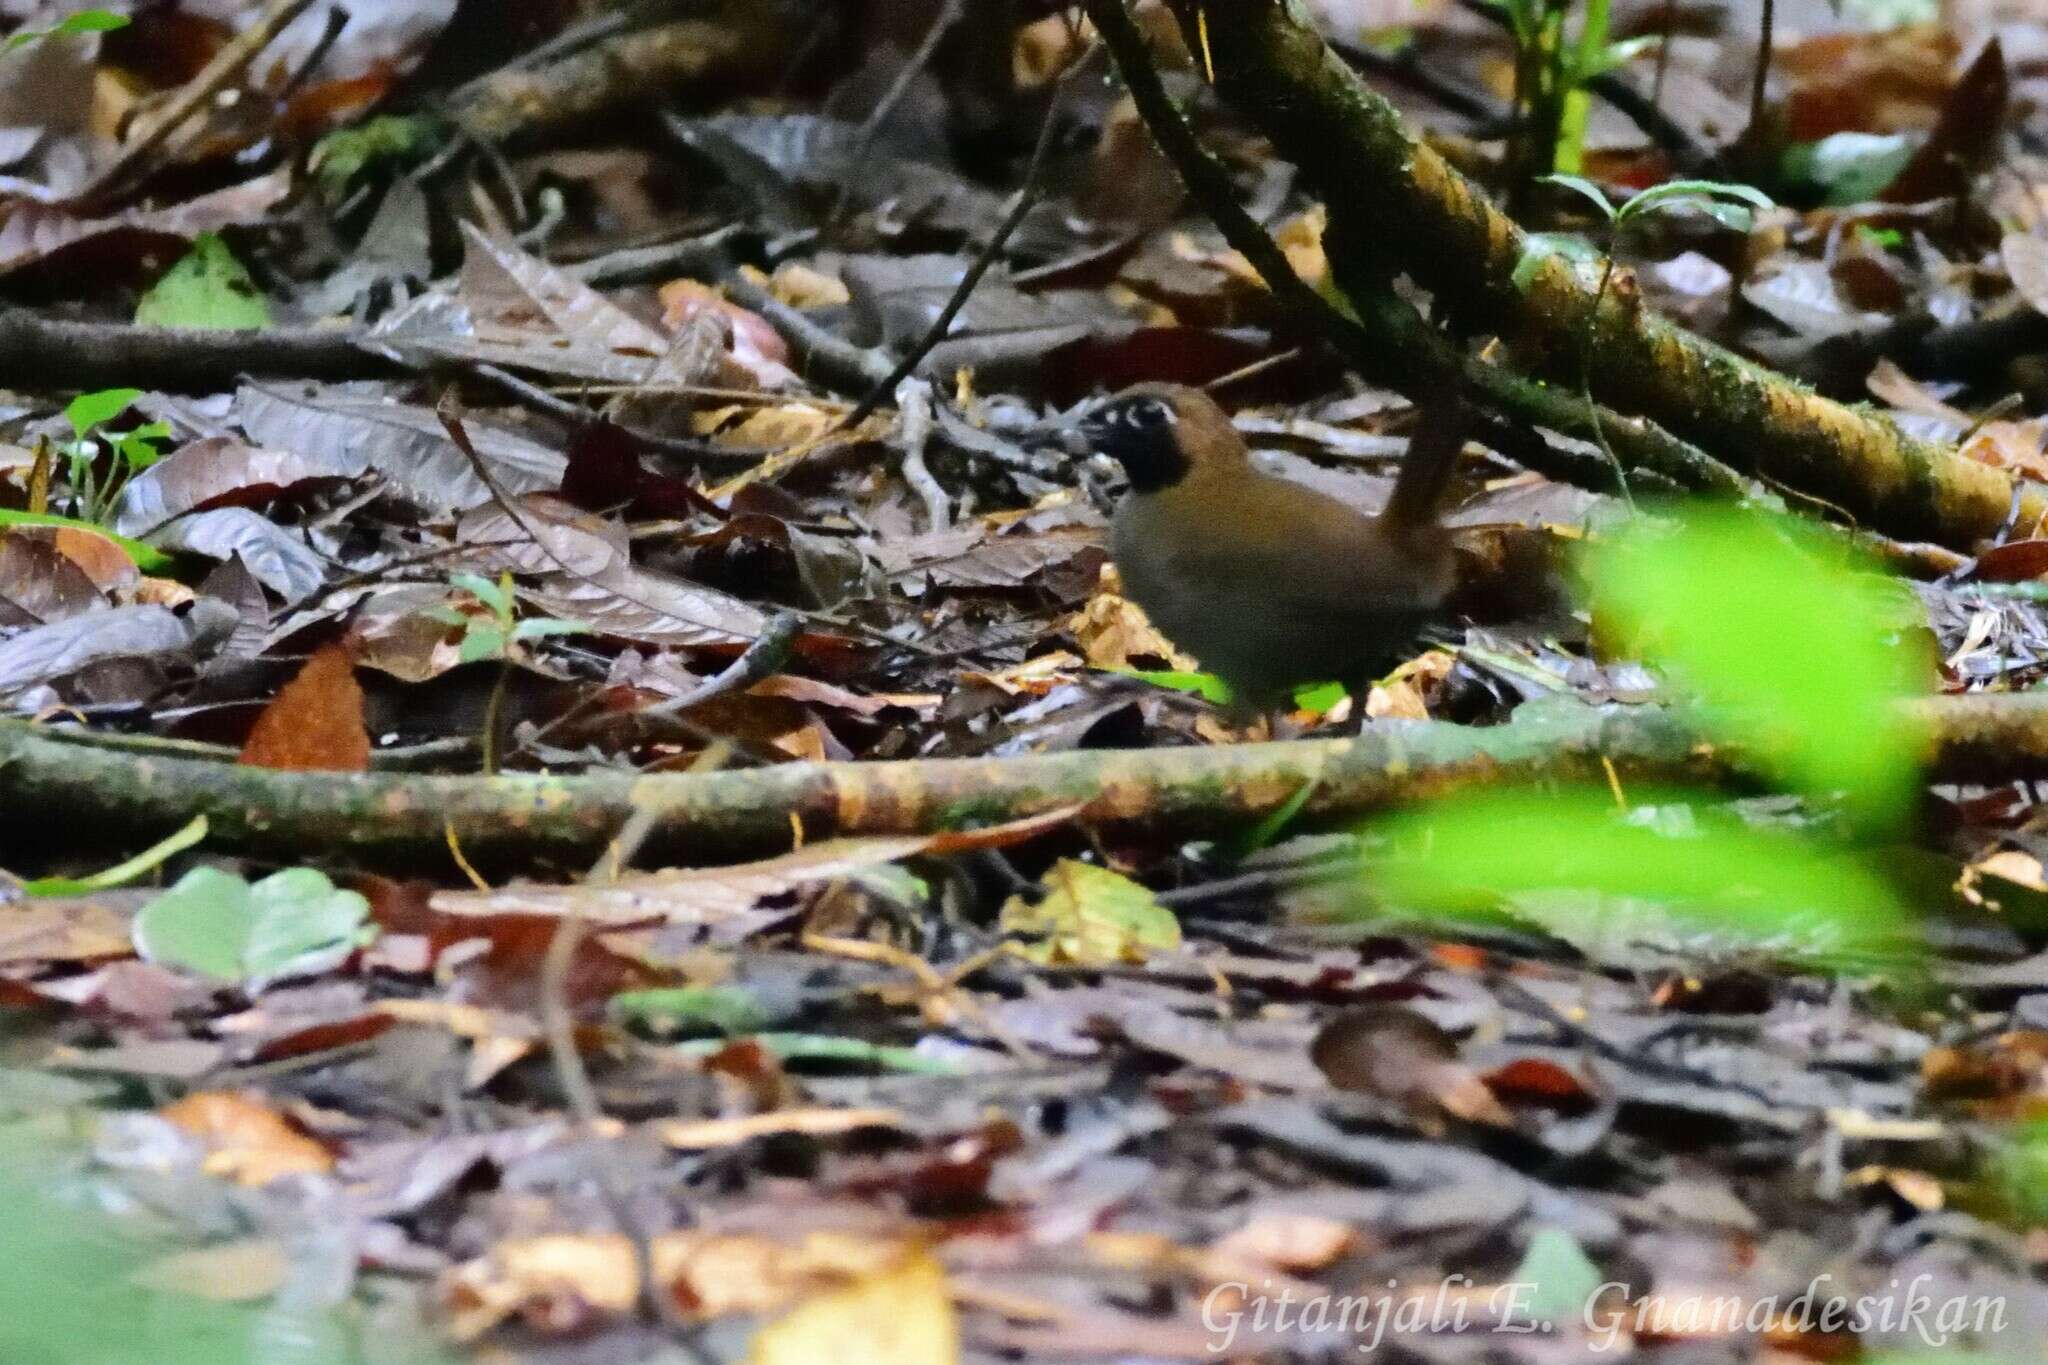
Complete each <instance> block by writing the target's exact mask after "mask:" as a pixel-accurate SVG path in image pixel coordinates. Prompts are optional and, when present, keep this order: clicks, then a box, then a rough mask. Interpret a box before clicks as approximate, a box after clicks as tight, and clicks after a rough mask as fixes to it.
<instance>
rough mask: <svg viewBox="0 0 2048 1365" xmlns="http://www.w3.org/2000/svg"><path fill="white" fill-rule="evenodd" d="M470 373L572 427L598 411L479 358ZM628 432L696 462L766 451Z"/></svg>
mask: <svg viewBox="0 0 2048 1365" xmlns="http://www.w3.org/2000/svg"><path fill="white" fill-rule="evenodd" d="M469 368H470V373H472V374H474V375H475V376H476V377H477V378H479V379H484V380H488V381H489V382H491V383H492V384H495V385H496V386H497V387H498V388H501V389H503V390H504V391H505V392H506V393H509V394H511V395H512V396H513V397H514V398H517V399H518V400H520V401H521V402H523V403H526V404H527V405H529V406H531V407H535V408H539V409H540V410H541V411H542V412H544V413H546V414H547V415H548V416H550V417H553V418H556V419H557V420H559V421H561V422H563V423H564V424H566V425H567V426H569V427H570V428H571V430H576V429H580V428H582V427H586V426H589V425H590V424H591V423H592V422H595V421H597V420H598V414H596V413H594V412H592V411H590V410H589V409H588V408H585V407H582V406H580V405H578V404H575V403H572V402H570V401H569V400H568V399H566V398H559V397H557V396H556V395H554V394H552V393H549V392H548V391H547V390H546V389H544V388H542V387H540V385H538V384H530V383H528V382H527V381H526V380H524V379H521V378H520V377H519V376H518V375H516V374H513V373H511V372H510V371H509V370H502V369H500V368H498V367H497V366H496V365H486V364H484V363H483V362H481V361H479V362H477V363H476V364H474V365H471V366H470V367H469ZM621 429H622V430H624V431H625V432H626V434H627V435H629V436H631V437H632V438H633V439H634V440H635V441H636V442H638V443H639V444H640V445H641V447H642V448H644V449H646V450H649V451H652V452H654V453H655V454H657V455H672V456H674V457H675V458H676V459H679V460H688V461H691V462H693V463H698V464H710V463H733V464H745V465H752V464H754V463H756V462H757V461H759V460H760V458H761V457H762V455H764V454H765V453H767V452H765V451H763V450H760V449H758V448H756V447H753V446H716V445H713V444H711V443H710V442H709V441H704V440H698V439H693V438H691V437H688V436H659V435H656V434H655V433H653V432H649V431H640V430H637V429H635V428H633V427H622V428H621Z"/></svg>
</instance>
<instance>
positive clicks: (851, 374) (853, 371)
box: [724, 275, 890, 394]
mask: <svg viewBox="0 0 2048 1365" xmlns="http://www.w3.org/2000/svg"><path fill="white" fill-rule="evenodd" d="M724 289H725V296H726V297H727V298H729V299H731V300H732V301H733V302H734V303H736V304H738V305H739V306H740V307H742V308H744V309H746V310H747V311H748V312H750V313H759V314H760V315H761V317H762V318H763V319H764V320H765V321H766V322H767V323H768V325H769V326H770V327H773V328H774V329H775V331H776V333H777V334H778V335H779V336H781V338H782V339H783V340H784V341H786V342H788V343H789V346H790V349H791V350H793V351H795V352H796V354H797V361H798V363H799V365H801V366H802V370H803V375H804V377H805V378H806V379H810V380H813V381H815V382H816V383H818V384H821V385H823V386H824V387H825V388H828V389H830V390H832V392H834V393H844V394H856V393H865V392H867V391H868V389H869V388H870V387H871V386H873V385H876V384H880V383H881V382H882V381H883V380H885V379H887V378H888V377H889V369H890V366H889V357H888V356H886V355H884V354H882V353H881V352H880V351H871V350H868V349H867V348H866V347H864V346H856V345H854V344H853V343H852V342H850V341H847V340H846V339H844V338H843V337H838V336H834V335H833V334H832V333H831V332H828V331H826V330H825V329H824V328H823V327H820V326H819V325H818V324H817V323H815V322H813V321H811V320H810V319H809V318H807V317H805V316H804V315H803V313H802V312H801V311H800V310H798V309H795V308H792V307H790V306H789V305H788V304H786V303H784V302H783V301H782V300H781V299H778V298H776V297H775V296H774V295H773V294H771V293H769V292H768V291H767V290H765V289H763V288H762V287H761V286H760V285H758V284H755V283H754V282H753V281H752V280H750V279H747V278H746V277H745V276H744V275H733V276H731V277H730V278H728V279H727V280H726V282H725V285H724Z"/></svg>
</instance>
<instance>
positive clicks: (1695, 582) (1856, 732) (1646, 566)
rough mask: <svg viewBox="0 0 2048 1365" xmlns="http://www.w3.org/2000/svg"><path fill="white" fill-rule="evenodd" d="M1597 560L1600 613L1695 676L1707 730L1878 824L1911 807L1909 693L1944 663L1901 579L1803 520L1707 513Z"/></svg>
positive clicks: (1621, 634)
mask: <svg viewBox="0 0 2048 1365" xmlns="http://www.w3.org/2000/svg"><path fill="white" fill-rule="evenodd" d="M1588 571H1589V578H1590V580H1591V582H1592V585H1593V605H1594V615H1595V619H1596V620H1597V621H1598V622H1599V623H1600V624H1601V626H1602V628H1603V629H1605V630H1608V631H1610V632H1612V634H1613V635H1614V636H1617V637H1618V638H1619V640H1620V642H1621V643H1622V645H1623V647H1624V648H1630V649H1632V650H1633V651H1634V652H1636V653H1638V654H1639V655H1640V656H1641V657H1643V658H1645V659H1646V660H1647V661H1648V662H1650V663H1653V664H1657V665H1659V666H1661V667H1663V668H1665V669H1666V670H1668V671H1669V673H1670V674H1671V675H1672V677H1673V678H1674V680H1676V681H1677V682H1679V683H1680V684H1681V685H1682V686H1684V687H1686V688H1688V689H1689V690H1690V691H1691V692H1692V694H1693V695H1694V696H1695V697H1696V698H1697V699H1698V700H1699V701H1700V702H1701V703H1702V711H1701V717H1702V720H1703V722H1704V724H1705V725H1706V728H1707V729H1708V731H1709V733H1711V734H1712V735H1714V736H1715V737H1716V738H1718V739H1722V740H1724V741H1728V742H1732V743H1735V744H1737V745H1739V746H1741V747H1743V748H1744V749H1746V750H1747V751H1749V752H1751V753H1753V754H1755V755H1757V756H1758V757H1760V758H1761V759H1762V760H1763V761H1764V763H1765V765H1766V766H1767V767H1768V768H1770V769H1771V770H1772V771H1773V772H1774V773H1775V774H1776V775H1777V776H1778V777H1780V778H1781V779H1782V780H1784V781H1786V782H1788V783H1789V784H1791V785H1792V786H1794V787H1796V788H1798V789H1799V790H1802V791H1805V792H1808V793H1811V794H1815V795H1822V796H1827V795H1833V794H1836V793H1841V794H1844V795H1845V796H1846V798H1847V800H1848V801H1849V802H1850V804H1851V807H1852V809H1854V810H1855V811H1856V812H1857V813H1858V814H1859V815H1861V816H1863V817H1864V818H1865V819H1867V820H1869V821H1870V822H1872V823H1873V824H1875V825H1878V826H1884V825H1888V824H1892V823H1895V822H1897V821H1898V820H1900V819H1901V818H1903V816H1904V815H1905V813H1906V810H1907V808H1908V803H1909V802H1910V800H1911V798H1912V794H1913V791H1914V789H1915V786H1916V783H1917V780H1918V770H1919V763H1918V756H1917V753H1916V738H1915V736H1914V734H1913V733H1912V731H1911V729H1910V728H1909V723H1908V721H1907V719H1906V717H1905V714H1904V711H1903V709H1902V708H1901V706H1900V705H1899V703H1900V702H1901V701H1902V699H1904V698H1906V697H1909V696H1913V695H1916V694H1917V693H1919V692H1920V691H1923V690H1924V689H1925V687H1926V685H1927V683H1928V682H1929V681H1930V680H1931V679H1932V677H1933V670H1934V661H1933V659H1932V658H1931V657H1929V655H1928V653H1927V652H1926V651H1925V650H1924V649H1921V648H1915V647H1911V646H1912V645H1914V644H1917V643H1918V641H1919V638H1920V637H1919V636H1918V635H1917V634H1911V633H1909V632H1908V631H1907V630H1906V626H1907V624H1908V622H1909V621H1910V619H1911V616H1912V613H1909V612H1908V610H1907V603H1906V600H1905V599H1904V597H1903V596H1902V594H1901V591H1900V590H1899V588H1898V586H1897V585H1896V584H1895V583H1894V582H1893V581H1892V580H1890V579H1887V578H1884V577H1882V576H1880V575H1879V574H1877V573H1875V572H1873V571H1870V570H1868V569H1867V568H1866V567H1865V566H1862V565H1855V564H1852V563H1850V562H1848V561H1846V560H1845V559H1844V558H1843V557H1842V555H1841V554H1839V553H1838V552H1837V551H1836V550H1835V549H1834V547H1833V546H1832V545H1830V544H1828V543H1826V542H1823V541H1821V540H1820V539H1819V537H1818V536H1816V535H1815V534H1813V533H1812V532H1810V531H1808V530H1806V529H1805V528H1802V527H1800V526H1798V525H1796V524H1795V523H1793V522H1790V521H1786V520H1777V521H1774V520H1767V519H1764V518H1762V517H1759V516H1757V515H1756V514H1754V513H1749V512H1737V511H1728V510H1705V509H1702V510H1695V511H1690V512H1688V513H1687V516H1686V520H1685V521H1684V522H1683V523H1682V524H1681V525H1680V526H1678V527H1677V528H1676V529H1675V530H1671V531H1660V530H1654V529H1638V530H1635V531H1632V532H1629V533H1626V534H1623V535H1619V536H1615V537H1610V538H1607V539H1605V540H1603V541H1601V542H1600V543H1598V544H1596V545H1595V546H1594V547H1593V549H1592V551H1591V553H1590V555H1589V557H1588ZM1702 585H1711V590H1709V591H1703V590H1702ZM1888 637H1894V638H1898V637H1903V642H1902V643H1892V642H1888Z"/></svg>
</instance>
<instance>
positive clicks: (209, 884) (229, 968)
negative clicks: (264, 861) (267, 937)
mask: <svg viewBox="0 0 2048 1365" xmlns="http://www.w3.org/2000/svg"><path fill="white" fill-rule="evenodd" d="M255 925H256V901H255V898H254V897H253V896H252V895H250V893H249V884H248V883H247V882H245V881H243V880H242V879H241V878H240V877H236V876H232V875H230V874H228V873H226V872H222V871H221V870H219V869H218V868H212V867H195V868H193V869H192V870H191V871H190V872H187V873H186V874H185V875H184V876H183V877H180V878H179V879H178V882H177V885H175V886H173V887H172V888H171V889H170V890H168V891H166V892H164V893H163V894H162V895H160V896H158V897H157V898H156V899H155V900H153V901H151V902H150V903H149V904H148V905H145V906H143V907H142V910H141V912H140V913H138V914H137V915H136V916H135V951H136V952H138V953H140V954H141V955H142V956H143V958H144V959H146V960H148V961H150V962H164V963H169V964H170V965H172V966H175V967H183V968H185V969H186V970H187V971H193V972H197V973H199V974H200V975H201V976H208V977H212V978H213V979H214V980H216V981H240V980H241V979H242V953H243V950H244V949H245V948H247V946H248V943H249V934H250V931H251V930H252V929H254V927H255Z"/></svg>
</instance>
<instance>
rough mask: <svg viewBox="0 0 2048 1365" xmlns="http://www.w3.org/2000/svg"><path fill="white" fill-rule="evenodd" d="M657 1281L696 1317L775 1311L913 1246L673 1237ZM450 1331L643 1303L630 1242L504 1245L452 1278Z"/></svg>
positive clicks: (871, 1240)
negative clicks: (560, 1311)
mask: <svg viewBox="0 0 2048 1365" xmlns="http://www.w3.org/2000/svg"><path fill="white" fill-rule="evenodd" d="M648 1250H649V1252H650V1254H651V1259H652V1261H653V1266H654V1275H655V1278H656V1279H657V1280H658V1281H659V1282H660V1283H661V1284H662V1285H664V1286H665V1287H666V1288H667V1289H668V1291H669V1293H670V1294H671V1296H672V1297H673V1298H674V1300H675V1303H676V1307H677V1308H678V1309H679V1310H680V1311H681V1312H682V1313H683V1314H684V1315H685V1316H686V1317H689V1318H692V1319H697V1320H709V1319H712V1318H719V1317H723V1316H725V1315H726V1314H729V1313H773V1312H779V1311H781V1310H782V1309H785V1308H787V1307H789V1306H790V1305H791V1304H793V1303H795V1302H797V1301H799V1300H800V1299H802V1298H804V1297H806V1296H808V1295H811V1294H814V1293H819V1292H824V1291H827V1290H830V1289H834V1288H838V1287H841V1286H843V1285H845V1284H846V1283H848V1282H849V1281H852V1280H856V1279H858V1278H859V1277H861V1276H864V1275H871V1274H875V1273H878V1272H883V1271H886V1270H888V1269H889V1268H891V1267H892V1266H894V1265H896V1264H898V1263H900V1261H901V1260H902V1259H903V1258H904V1256H905V1255H906V1253H907V1252H909V1251H910V1244H909V1243H907V1242H905V1241H902V1240H896V1239H891V1238H886V1237H880V1236H873V1235H869V1236H851V1235H847V1234H843V1233H834V1232H812V1233H809V1234H807V1235H806V1236H805V1237H804V1238H803V1239H802V1240H801V1241H799V1242H796V1243H794V1244H792V1243H788V1242H782V1241H777V1240H775V1239H773V1238H769V1237H760V1236H753V1235H749V1234H732V1233H713V1232H696V1231H692V1232H669V1233H663V1234H662V1235H660V1236H658V1237H655V1238H652V1239H651V1241H650V1245H649V1248H648ZM447 1297H448V1302H449V1311H450V1318H451V1326H452V1328H453V1331H454V1333H455V1335H456V1336H457V1338H458V1339H461V1340H465V1341H470V1340H475V1339H476V1338H477V1337H478V1336H480V1335H481V1334H483V1333H484V1332H487V1331H489V1330H490V1329H491V1328H493V1327H495V1326H497V1325H498V1323H500V1322H502V1321H504V1320H505V1319H506V1318H507V1317H509V1316H511V1315H512V1314H514V1313H516V1312H518V1311H520V1310H521V1309H522V1308H526V1307H529V1306H534V1305H539V1304H544V1303H548V1302H550V1301H555V1300H559V1299H562V1298H564V1297H568V1298H572V1299H574V1300H577V1301H580V1302H581V1303H583V1304H584V1305H587V1306H588V1307H590V1308H592V1309H595V1310H597V1311H599V1312H604V1313H624V1312H627V1311H629V1310H631V1308H632V1307H633V1305H634V1304H635V1303H636V1302H637V1301H638V1300H639V1297H640V1277H639V1271H638V1265H637V1259H636V1254H635V1251H634V1248H633V1244H632V1243H631V1242H630V1241H629V1240H627V1239H626V1238H625V1237H623V1236H619V1235H617V1234H610V1233H563V1234H556V1235H551V1236H543V1237H526V1238H517V1239H513V1240H510V1241H505V1242H501V1243H499V1244H498V1245H497V1246H495V1247H493V1248H492V1249H491V1250H490V1252H489V1253H488V1254H486V1255H484V1256H481V1257H479V1258H477V1259H476V1260H474V1261H470V1262H469V1263H467V1264H466V1265H462V1266H459V1267H457V1268H456V1270H455V1271H454V1272H453V1273H452V1274H451V1275H450V1276H449V1279H448V1282H447Z"/></svg>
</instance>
